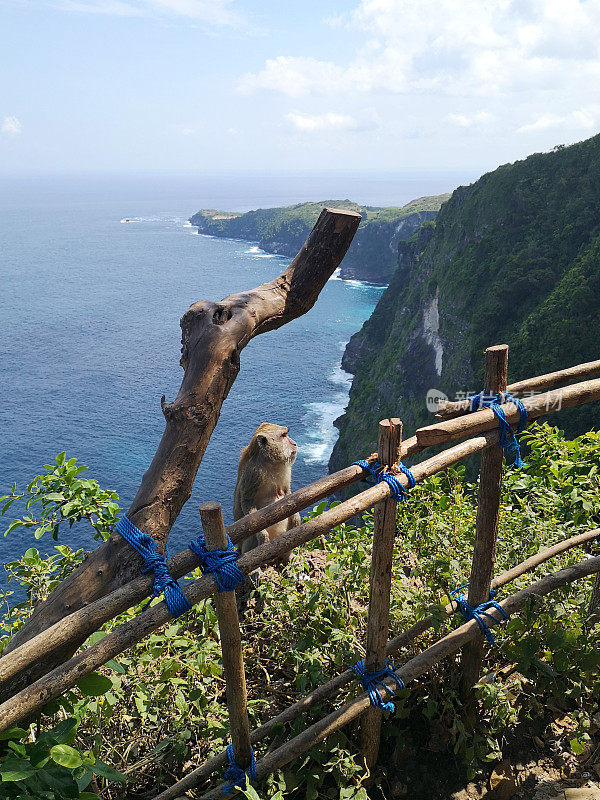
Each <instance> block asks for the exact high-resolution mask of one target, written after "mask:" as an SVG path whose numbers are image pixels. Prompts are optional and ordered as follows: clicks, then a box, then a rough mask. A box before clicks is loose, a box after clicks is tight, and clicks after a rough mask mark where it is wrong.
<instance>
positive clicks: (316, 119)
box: [285, 112, 373, 133]
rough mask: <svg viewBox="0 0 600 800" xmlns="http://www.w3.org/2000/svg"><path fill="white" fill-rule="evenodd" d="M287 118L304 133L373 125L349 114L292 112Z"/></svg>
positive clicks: (344, 129) (296, 128) (345, 129)
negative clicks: (361, 121) (359, 120)
mask: <svg viewBox="0 0 600 800" xmlns="http://www.w3.org/2000/svg"><path fill="white" fill-rule="evenodd" d="M285 118H286V120H287V121H288V122H289V123H290V124H291V126H292V127H293V128H294V129H295V130H297V131H301V132H302V133H313V132H315V131H359V130H367V129H368V128H369V127H373V126H372V125H370V126H369V125H367V124H365V123H360V122H358V121H357V120H356V119H354V117H351V116H349V115H348V114H334V113H332V112H328V113H326V114H317V115H314V116H311V115H310V114H297V113H295V112H292V113H290V114H286V115H285Z"/></svg>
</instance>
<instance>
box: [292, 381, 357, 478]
mask: <svg viewBox="0 0 600 800" xmlns="http://www.w3.org/2000/svg"><path fill="white" fill-rule="evenodd" d="M347 400H348V396H347V394H346V393H345V392H344V393H343V394H342V393H340V394H339V395H336V396H334V397H333V398H332V399H331V400H330V401H329V402H323V403H307V404H306V415H305V418H304V423H305V425H306V430H307V433H306V434H305V436H304V437H303V441H302V442H300V443H299V446H298V451H299V453H300V455H301V458H302V460H303V461H304V463H305V464H327V463H328V462H329V456H330V455H331V451H332V450H333V446H334V444H335V440H336V439H337V429H336V428H335V427H334V425H333V421H334V420H335V419H337V418H338V417H339V416H340V414H341V413H342V412H343V411H344V408H345V407H346V402H347Z"/></svg>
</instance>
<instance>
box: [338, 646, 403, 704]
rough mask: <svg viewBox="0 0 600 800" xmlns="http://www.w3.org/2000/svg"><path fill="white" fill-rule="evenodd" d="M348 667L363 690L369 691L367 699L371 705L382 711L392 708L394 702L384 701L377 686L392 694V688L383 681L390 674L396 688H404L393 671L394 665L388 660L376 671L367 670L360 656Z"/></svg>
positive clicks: (400, 679)
mask: <svg viewBox="0 0 600 800" xmlns="http://www.w3.org/2000/svg"><path fill="white" fill-rule="evenodd" d="M350 669H351V670H352V672H354V673H355V674H356V675H357V676H358V678H359V679H360V682H361V683H362V685H363V688H364V690H365V692H368V693H369V700H370V701H371V705H372V706H375V708H380V709H381V710H382V711H393V710H394V704H393V703H392V702H391V701H390V702H387V703H386V702H385V701H384V699H383V697H382V696H381V692H380V691H379V687H381V688H382V689H385V690H387V691H388V692H389V693H390V694H391V695H393V694H394V689H392V688H391V687H390V686H388V685H387V684H386V683H384V682H383V679H384V678H387V676H388V675H390V676H391V677H392V678H393V679H394V680H395V681H396V683H397V684H398V688H400V689H404V681H403V680H402V678H399V677H398V675H396V673H395V672H394V667H393V665H392V664H391V663H390V662H389V661H388V662H387V664H386V665H385V667H384V668H383V669H380V670H378V671H377V672H367V670H366V668H365V660H364V658H361V659H360V661H357V662H356V664H353V665H352V666H351V667H350Z"/></svg>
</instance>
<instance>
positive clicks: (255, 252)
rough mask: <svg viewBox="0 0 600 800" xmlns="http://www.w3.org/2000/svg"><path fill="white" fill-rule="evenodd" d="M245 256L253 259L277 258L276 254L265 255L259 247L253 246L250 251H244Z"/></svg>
mask: <svg viewBox="0 0 600 800" xmlns="http://www.w3.org/2000/svg"><path fill="white" fill-rule="evenodd" d="M244 255H247V256H252V258H276V257H277V256H276V254H275V253H265V251H264V250H261V249H260V247H259V246H258V245H253V246H252V247H251V248H250V249H249V250H244Z"/></svg>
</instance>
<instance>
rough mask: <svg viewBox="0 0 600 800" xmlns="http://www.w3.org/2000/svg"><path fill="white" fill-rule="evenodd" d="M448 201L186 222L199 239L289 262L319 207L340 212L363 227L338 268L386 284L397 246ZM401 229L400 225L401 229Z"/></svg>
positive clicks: (349, 205)
mask: <svg viewBox="0 0 600 800" xmlns="http://www.w3.org/2000/svg"><path fill="white" fill-rule="evenodd" d="M449 197H450V195H447V194H444V195H439V196H436V197H420V198H418V199H417V200H412V201H411V202H410V203H408V204H407V205H405V206H402V207H389V208H378V207H375V206H360V205H358V204H357V203H353V202H352V201H351V200H324V201H323V202H320V203H298V204H296V205H293V206H285V207H281V208H261V209H258V210H256V211H248V212H247V213H245V214H235V213H232V212H228V211H215V210H212V209H211V210H203V211H199V212H198V213H197V214H194V216H192V217H190V222H191V223H192V225H197V226H198V231H199V233H204V234H209V235H211V236H226V237H230V238H233V239H246V240H248V241H252V242H258V243H259V245H260V247H261V248H262V249H263V250H266V251H267V252H271V253H280V254H282V255H288V256H295V255H296V253H297V252H298V251H299V249H300V248H301V247H302V245H303V244H304V241H305V240H306V237H307V236H308V234H309V233H310V230H311V229H312V227H313V225H314V224H315V222H316V221H317V218H318V216H319V214H320V213H321V211H322V210H323V208H324V207H326V206H327V207H329V208H345V209H347V210H349V211H356V212H357V213H359V214H361V216H362V218H363V221H362V223H361V226H360V228H359V230H358V233H357V234H356V236H355V239H354V242H353V243H352V245H351V247H350V249H349V251H348V254H347V255H346V258H345V259H344V263H343V270H345V274H346V276H347V277H356V278H359V279H362V280H368V281H372V282H374V283H387V282H388V281H389V279H390V277H391V275H392V273H393V271H394V269H395V266H396V251H397V243H398V241H400V240H402V239H405V238H409V237H410V236H411V235H412V234H413V233H414V232H415V230H416V229H417V228H418V227H419V225H420V224H421V223H422V222H424V221H426V220H428V219H432V218H433V217H435V215H436V213H437V212H438V211H439V209H440V206H441V204H442V203H443V202H445V201H446V200H447V199H448V198H449ZM401 223H402V224H401Z"/></svg>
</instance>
